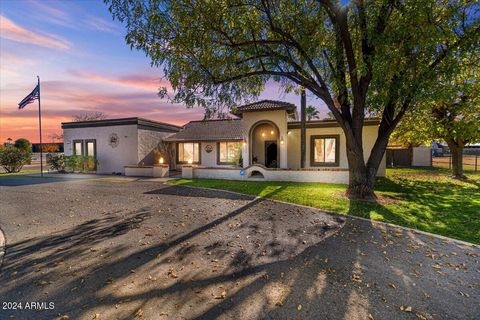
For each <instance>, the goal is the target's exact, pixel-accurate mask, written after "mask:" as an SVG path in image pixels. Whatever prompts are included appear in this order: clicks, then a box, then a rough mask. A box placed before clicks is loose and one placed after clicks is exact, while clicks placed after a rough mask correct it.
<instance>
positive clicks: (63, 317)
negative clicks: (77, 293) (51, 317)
mask: <svg viewBox="0 0 480 320" xmlns="http://www.w3.org/2000/svg"><path fill="white" fill-rule="evenodd" d="M69 319H70V317H69V316H67V315H66V314H64V315H63V316H60V317H58V318H57V320H69Z"/></svg>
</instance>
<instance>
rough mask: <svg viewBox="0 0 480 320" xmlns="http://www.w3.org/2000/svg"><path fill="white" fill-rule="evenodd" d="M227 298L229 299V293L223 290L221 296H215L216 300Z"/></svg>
mask: <svg viewBox="0 0 480 320" xmlns="http://www.w3.org/2000/svg"><path fill="white" fill-rule="evenodd" d="M226 297H227V291H226V290H223V291H222V293H221V294H220V295H218V296H215V299H225V298H226Z"/></svg>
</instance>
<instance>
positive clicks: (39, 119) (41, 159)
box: [37, 76, 43, 177]
mask: <svg viewBox="0 0 480 320" xmlns="http://www.w3.org/2000/svg"><path fill="white" fill-rule="evenodd" d="M37 79H38V127H39V131H40V176H41V177H43V144H42V108H41V107H40V77H39V76H37Z"/></svg>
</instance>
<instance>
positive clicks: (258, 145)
mask: <svg viewBox="0 0 480 320" xmlns="http://www.w3.org/2000/svg"><path fill="white" fill-rule="evenodd" d="M279 137H280V134H279V132H278V128H277V126H276V125H275V124H273V123H272V122H270V121H263V122H260V123H258V124H256V125H255V126H254V127H253V128H252V130H251V133H250V141H251V149H250V151H251V164H262V165H264V166H265V167H267V168H278V167H279V166H280V158H279V155H280V149H279V145H280V143H279Z"/></svg>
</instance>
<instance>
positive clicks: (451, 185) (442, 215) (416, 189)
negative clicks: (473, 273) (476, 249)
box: [170, 168, 480, 244]
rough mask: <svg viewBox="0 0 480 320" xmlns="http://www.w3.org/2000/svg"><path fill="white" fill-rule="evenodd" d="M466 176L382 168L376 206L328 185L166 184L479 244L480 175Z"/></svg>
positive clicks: (434, 170) (199, 181) (435, 170)
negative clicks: (458, 178) (236, 194)
mask: <svg viewBox="0 0 480 320" xmlns="http://www.w3.org/2000/svg"><path fill="white" fill-rule="evenodd" d="M466 175H467V176H468V177H469V178H470V181H469V182H462V181H456V180H452V179H450V178H448V170H446V169H439V168H418V169H417V168H415V169H413V168H408V169H387V177H386V178H379V179H378V180H377V185H376V194H377V196H379V199H380V201H379V203H368V202H363V201H352V200H349V199H347V198H346V197H345V196H344V193H345V189H346V186H345V185H338V184H328V183H294V182H273V181H265V182H263V181H248V182H246V181H245V182H244V181H231V180H206V179H195V180H185V179H181V180H172V181H170V183H172V184H176V185H191V186H197V187H207V188H215V189H225V190H231V191H236V192H240V193H245V194H250V195H255V196H260V197H265V198H271V199H277V200H281V201H286V202H292V203H297V204H302V205H307V206H311V207H315V208H319V209H323V210H325V211H331V212H336V213H342V214H350V215H353V216H358V217H364V218H369V219H372V220H379V221H384V222H390V223H394V224H397V225H401V226H406V227H410V228H415V229H419V230H423V231H427V232H432V233H436V234H441V235H444V236H447V237H451V238H456V239H460V240H464V241H468V242H472V243H477V244H479V243H480V173H473V172H466Z"/></svg>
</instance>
